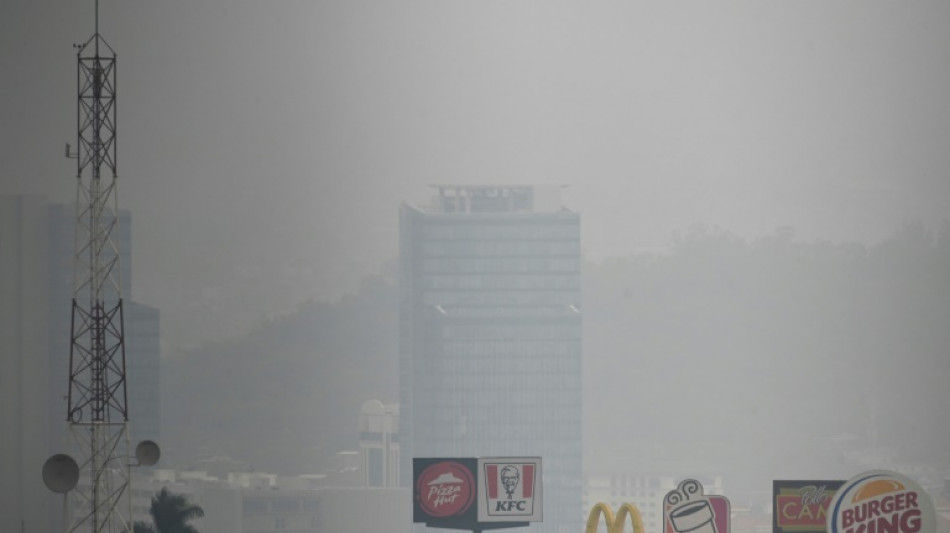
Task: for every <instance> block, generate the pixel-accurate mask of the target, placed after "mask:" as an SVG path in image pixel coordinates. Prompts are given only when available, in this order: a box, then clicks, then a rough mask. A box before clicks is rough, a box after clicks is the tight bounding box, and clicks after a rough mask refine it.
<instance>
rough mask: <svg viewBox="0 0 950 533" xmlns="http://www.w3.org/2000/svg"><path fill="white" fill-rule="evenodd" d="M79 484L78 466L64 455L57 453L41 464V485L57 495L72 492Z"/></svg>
mask: <svg viewBox="0 0 950 533" xmlns="http://www.w3.org/2000/svg"><path fill="white" fill-rule="evenodd" d="M77 482H79V465H77V464H76V461H75V460H74V459H73V458H72V457H70V456H68V455H66V454H65V453H57V454H56V455H54V456H52V457H50V458H49V459H47V460H46V462H45V463H43V483H45V484H46V487H47V488H48V489H49V490H51V491H53V492H58V493H65V492H69V491H71V490H73V487H75V486H76V483H77Z"/></svg>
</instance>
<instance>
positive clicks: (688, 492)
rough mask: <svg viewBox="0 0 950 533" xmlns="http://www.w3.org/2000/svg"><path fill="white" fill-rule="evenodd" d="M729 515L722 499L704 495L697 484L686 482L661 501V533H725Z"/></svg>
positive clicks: (727, 506) (721, 497)
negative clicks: (662, 532)
mask: <svg viewBox="0 0 950 533" xmlns="http://www.w3.org/2000/svg"><path fill="white" fill-rule="evenodd" d="M730 513H731V509H730V505H729V500H727V499H726V497H725V496H718V495H711V496H706V495H705V494H703V486H702V485H701V484H700V483H699V482H698V481H696V480H695V479H687V480H684V481H682V482H680V484H679V486H677V487H676V489H674V490H671V491H670V492H667V493H666V497H665V498H663V523H664V526H663V531H664V533H687V532H689V533H729V527H730V518H731V517H730Z"/></svg>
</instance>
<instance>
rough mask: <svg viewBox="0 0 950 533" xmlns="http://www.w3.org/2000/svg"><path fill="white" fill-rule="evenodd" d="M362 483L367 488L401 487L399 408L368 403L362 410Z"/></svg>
mask: <svg viewBox="0 0 950 533" xmlns="http://www.w3.org/2000/svg"><path fill="white" fill-rule="evenodd" d="M359 455H360V476H361V477H360V480H361V485H362V486H364V487H396V486H398V485H399V406H398V405H384V404H383V403H382V402H380V401H379V400H368V401H366V402H364V403H363V408H362V409H360V454H359Z"/></svg>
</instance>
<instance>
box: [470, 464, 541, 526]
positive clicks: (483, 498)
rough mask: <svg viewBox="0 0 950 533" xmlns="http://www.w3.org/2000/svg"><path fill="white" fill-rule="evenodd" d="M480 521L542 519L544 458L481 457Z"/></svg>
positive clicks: (479, 483)
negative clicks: (542, 461) (542, 470)
mask: <svg viewBox="0 0 950 533" xmlns="http://www.w3.org/2000/svg"><path fill="white" fill-rule="evenodd" d="M478 486H479V494H478V521H479V522H539V521H541V517H542V513H541V510H542V509H541V507H542V505H541V501H542V499H541V458H540V457H483V458H480V459H479V460H478Z"/></svg>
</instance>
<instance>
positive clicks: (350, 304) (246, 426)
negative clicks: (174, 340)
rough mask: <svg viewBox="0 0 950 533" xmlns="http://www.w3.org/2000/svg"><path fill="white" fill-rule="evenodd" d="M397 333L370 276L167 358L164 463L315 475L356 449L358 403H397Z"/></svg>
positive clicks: (386, 299)
mask: <svg viewBox="0 0 950 533" xmlns="http://www.w3.org/2000/svg"><path fill="white" fill-rule="evenodd" d="M396 335H397V334H396V291H395V286H394V285H393V284H392V283H391V282H390V281H387V280H383V279H380V278H372V279H367V280H366V281H365V282H364V283H363V285H362V287H361V289H360V291H359V292H358V293H357V294H355V295H350V296H346V297H344V298H342V299H341V300H339V301H337V302H334V303H325V302H310V303H308V304H306V305H304V306H302V307H301V308H300V309H299V310H298V311H296V312H294V313H292V314H289V315H287V316H284V317H282V318H280V319H277V320H274V321H269V322H267V323H263V324H260V325H259V326H257V327H255V328H254V329H252V330H251V331H249V332H247V333H246V334H245V335H243V336H241V337H240V338H237V339H234V340H232V341H228V342H221V343H215V344H212V345H208V346H204V347H202V348H200V349H197V350H194V351H193V352H191V353H187V354H185V355H183V356H180V357H175V358H168V359H166V360H165V361H164V368H163V375H162V387H163V388H162V395H163V396H162V400H163V420H164V422H163V431H164V439H163V440H164V441H165V448H167V453H166V454H165V457H166V458H167V461H168V463H166V464H174V465H176V466H181V467H186V466H193V465H194V464H195V461H196V460H198V459H206V458H209V457H212V456H226V457H229V458H231V459H234V460H237V461H241V462H245V463H247V464H248V465H249V467H250V468H251V469H253V470H257V471H265V472H273V473H280V474H309V473H318V472H320V471H322V470H323V469H324V468H327V467H328V466H330V464H331V463H330V458H331V457H332V456H333V455H334V454H335V453H336V452H338V451H341V450H355V449H358V437H359V426H358V421H359V412H360V407H361V405H362V403H363V402H364V401H365V400H368V399H378V400H381V401H383V402H387V403H390V402H395V401H396V400H395V398H396V397H397V396H398V394H397V390H396V386H397V377H396V376H397V368H396V360H397V359H396V358H397V353H398V352H397V344H396V342H395V339H396Z"/></svg>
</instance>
